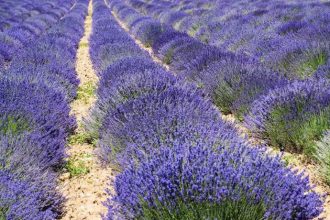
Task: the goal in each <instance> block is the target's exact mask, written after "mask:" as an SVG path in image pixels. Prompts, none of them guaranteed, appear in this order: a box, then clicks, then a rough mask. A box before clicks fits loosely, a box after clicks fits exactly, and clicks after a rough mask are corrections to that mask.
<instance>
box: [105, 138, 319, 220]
mask: <svg viewBox="0 0 330 220" xmlns="http://www.w3.org/2000/svg"><path fill="white" fill-rule="evenodd" d="M303 176H304V175H303V173H300V174H297V173H296V172H293V171H291V170H290V169H289V168H286V167H285V166H284V165H283V164H282V162H280V158H279V157H275V158H274V157H270V156H267V155H264V154H263V153H262V152H261V151H260V150H258V149H255V148H254V149H252V148H250V147H248V146H246V145H244V144H236V145H232V146H230V147H223V146H221V145H220V146H219V148H218V150H217V151H215V150H214V149H212V147H211V146H208V145H207V144H205V143H203V142H197V144H196V145H194V146H192V145H190V144H189V143H188V144H184V143H181V144H174V146H172V148H169V147H167V146H164V147H161V148H160V149H158V150H157V151H153V152H151V153H150V154H149V155H147V156H146V157H145V158H144V160H143V161H141V164H140V165H139V166H136V165H135V164H134V163H131V166H128V167H127V168H126V169H125V170H124V171H123V172H122V173H121V174H119V175H118V176H117V177H116V180H115V190H116V195H113V197H112V198H109V199H108V201H107V206H108V210H109V212H108V215H107V217H106V218H105V219H228V220H229V219H312V218H314V217H317V216H318V215H319V214H320V213H321V212H322V200H321V198H320V197H319V196H318V195H317V194H316V193H315V192H314V191H313V190H312V187H311V186H310V184H309V180H308V178H306V177H303Z"/></svg>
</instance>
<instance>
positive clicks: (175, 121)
mask: <svg viewBox="0 0 330 220" xmlns="http://www.w3.org/2000/svg"><path fill="white" fill-rule="evenodd" d="M159 85H161V84H159ZM179 85H180V84H179ZM156 88H157V87H156ZM164 88H166V87H164V86H161V87H159V88H158V89H157V90H158V91H157V90H155V92H153V93H150V94H146V95H145V96H140V97H137V98H136V99H132V100H131V101H127V102H125V103H124V104H122V105H120V106H118V107H117V109H116V110H114V111H112V112H109V113H108V114H107V115H106V117H105V119H104V123H103V125H102V127H101V129H100V143H99V144H100V150H101V156H102V158H103V159H104V160H105V161H116V159H117V158H118V157H126V156H129V157H135V155H134V154H133V155H129V154H130V153H126V152H125V151H126V150H127V148H128V146H129V145H132V144H133V145H135V146H137V147H136V148H138V149H139V147H141V146H142V145H143V146H146V147H156V148H157V147H158V146H159V145H162V144H168V146H171V145H172V144H173V143H175V142H179V143H181V142H183V141H188V140H189V142H192V143H193V142H194V141H195V140H197V139H199V138H204V136H205V135H204V136H203V135H202V134H204V133H205V132H200V131H199V130H198V129H197V128H200V127H203V128H204V129H205V130H212V129H215V131H221V132H219V133H217V136H216V137H215V138H218V140H219V141H220V142H221V141H222V143H227V142H228V140H230V139H233V138H232V136H231V135H229V136H228V137H227V138H225V137H226V134H227V133H226V132H225V131H228V130H229V131H232V133H235V132H234V129H233V128H231V126H230V125H229V124H226V123H223V122H222V121H221V119H220V114H219V112H218V111H217V110H216V109H215V108H214V107H213V106H212V104H211V102H210V101H208V100H205V99H204V98H203V96H202V93H201V91H199V90H198V89H196V88H195V87H193V86H192V85H182V86H181V87H179V86H168V88H167V89H166V90H164V92H162V90H163V89H164ZM215 125H216V126H215ZM212 126H214V127H212ZM204 129H203V131H205V130H204ZM201 131H202V130H201ZM210 133H212V132H210ZM215 133H216V132H214V133H212V134H215ZM208 137H209V136H208ZM149 150H150V149H146V151H147V152H148V151H149Z"/></svg>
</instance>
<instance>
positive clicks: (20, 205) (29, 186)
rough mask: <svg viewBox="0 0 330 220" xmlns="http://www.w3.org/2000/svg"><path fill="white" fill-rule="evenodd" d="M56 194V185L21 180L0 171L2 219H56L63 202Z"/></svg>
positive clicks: (0, 215) (0, 208) (0, 210)
mask: <svg viewBox="0 0 330 220" xmlns="http://www.w3.org/2000/svg"><path fill="white" fill-rule="evenodd" d="M48 184H49V183H48ZM51 190H52V191H53V192H52V191H51ZM51 192H52V193H51ZM54 192H55V187H54V185H51V184H49V185H40V183H39V184H38V183H34V184H33V183H31V182H26V181H24V180H19V179H17V178H16V177H15V176H13V175H11V174H9V173H7V172H4V171H2V170H1V169H0V219H27V220H42V219H56V218H58V217H59V213H60V211H61V207H60V203H61V202H62V201H63V200H62V199H61V197H60V196H59V195H58V194H57V193H54Z"/></svg>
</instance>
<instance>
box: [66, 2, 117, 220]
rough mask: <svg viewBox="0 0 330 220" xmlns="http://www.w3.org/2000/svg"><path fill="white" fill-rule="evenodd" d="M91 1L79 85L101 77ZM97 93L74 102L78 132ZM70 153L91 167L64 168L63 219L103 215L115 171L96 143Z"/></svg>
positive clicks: (80, 57) (81, 50)
mask: <svg viewBox="0 0 330 220" xmlns="http://www.w3.org/2000/svg"><path fill="white" fill-rule="evenodd" d="M91 16H92V2H90V4H89V8H88V16H87V18H86V20H85V35H84V37H83V38H82V39H81V41H80V44H79V49H78V51H77V62H76V71H77V74H78V77H79V79H80V87H81V88H82V87H83V86H84V85H86V83H88V84H89V85H92V86H93V87H96V86H97V83H98V77H97V76H96V74H95V72H94V70H93V66H92V62H91V59H90V56H89V36H90V34H91V29H92V27H91V26H92V17H91ZM95 99H96V98H95V94H94V95H92V96H88V97H87V98H86V97H85V98H84V99H76V100H74V101H73V102H72V103H71V109H72V112H71V114H72V115H74V116H75V117H76V119H77V123H78V128H77V130H76V131H75V132H76V135H77V134H83V133H84V132H85V130H84V127H83V118H85V117H87V116H88V114H89V110H90V108H91V107H92V106H93V103H94V102H95ZM67 154H68V156H69V158H71V159H72V160H79V161H81V162H82V163H83V164H84V167H85V168H87V169H88V170H89V172H88V173H85V174H81V175H78V176H70V173H69V172H68V171H65V172H64V173H63V174H61V176H60V189H61V192H62V194H63V195H64V196H65V197H66V199H67V201H66V202H65V204H64V211H65V213H64V216H63V218H62V219H63V220H69V219H72V220H73V219H76V220H83V219H88V220H94V219H101V215H105V214H106V212H107V209H106V207H105V206H104V205H103V204H102V202H104V201H105V200H106V199H107V194H106V193H105V189H106V188H107V187H108V183H109V182H110V177H111V179H112V177H113V175H112V171H111V169H110V168H107V167H103V166H101V164H100V162H99V161H98V158H97V156H96V153H95V148H94V146H93V145H91V144H88V143H83V144H73V145H71V146H69V147H68V148H67Z"/></svg>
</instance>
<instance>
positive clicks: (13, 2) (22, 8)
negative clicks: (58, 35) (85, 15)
mask: <svg viewBox="0 0 330 220" xmlns="http://www.w3.org/2000/svg"><path fill="white" fill-rule="evenodd" d="M73 3H74V2H73V1H66V0H62V1H50V0H42V1H40V0H39V1H37V0H20V1H18V0H8V1H7V0H4V1H1V2H0V31H1V32H2V31H5V30H6V29H8V28H11V27H12V26H15V25H17V24H21V23H22V22H24V21H25V20H28V19H29V20H30V19H32V17H34V16H36V15H39V14H41V13H45V12H47V11H49V9H51V8H53V9H56V7H58V6H61V7H62V8H60V7H59V8H58V9H57V10H54V11H52V12H51V11H50V12H49V13H50V14H52V13H55V14H58V13H60V12H61V10H63V9H66V12H67V11H68V10H69V9H70V7H71V6H72V5H73Z"/></svg>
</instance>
